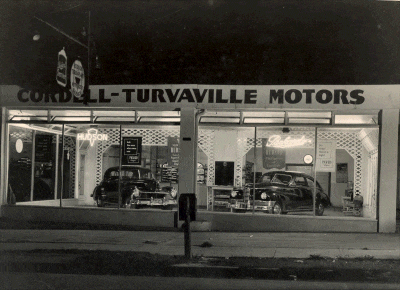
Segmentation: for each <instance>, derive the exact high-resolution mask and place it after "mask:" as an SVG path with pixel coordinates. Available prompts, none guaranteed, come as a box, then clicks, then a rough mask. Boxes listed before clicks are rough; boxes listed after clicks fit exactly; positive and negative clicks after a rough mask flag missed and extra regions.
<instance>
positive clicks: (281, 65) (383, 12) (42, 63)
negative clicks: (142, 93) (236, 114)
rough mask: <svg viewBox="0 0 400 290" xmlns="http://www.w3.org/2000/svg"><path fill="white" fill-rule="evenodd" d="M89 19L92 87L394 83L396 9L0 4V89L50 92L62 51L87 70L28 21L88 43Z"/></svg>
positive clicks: (187, 1) (366, 4) (180, 1)
mask: <svg viewBox="0 0 400 290" xmlns="http://www.w3.org/2000/svg"><path fill="white" fill-rule="evenodd" d="M89 11H90V16H91V17H90V20H91V21H90V28H91V32H92V39H93V41H94V43H95V47H96V49H95V50H92V55H93V57H92V70H91V76H90V83H91V84H184V83H186V84H187V83H193V84H237V85H253V84H257V85H271V84H396V83H400V55H399V47H400V30H399V26H400V2H398V1H360V2H359V1H354V0H351V1H321V0H319V1H311V0H310V1H285V0H280V1H273V0H272V1H251V0H246V1H235V0H202V1H192V0H173V1H169V0H157V1H156V0H148V1H117V0H116V1H101V0H100V1H37V0H30V1H14V0H10V1H8V0H0V24H1V25H0V26H1V27H0V82H1V83H2V84H18V85H23V86H26V87H37V88H39V87H40V88H43V87H45V88H46V87H48V88H50V87H52V86H53V85H54V84H55V71H56V65H57V53H58V51H60V50H61V49H62V48H63V47H65V49H66V52H67V55H68V56H69V59H71V60H72V59H73V58H75V57H78V56H79V57H80V58H82V60H83V62H84V63H86V62H87V51H86V49H84V48H83V47H81V46H79V45H77V44H75V43H73V42H71V41H69V40H68V39H67V38H66V37H64V36H63V35H62V34H61V33H58V32H56V31H55V30H53V29H51V28H50V27H48V26H47V25H45V24H43V23H40V22H39V21H38V20H36V19H34V16H36V17H39V18H41V19H43V20H45V21H47V22H48V23H51V24H52V25H54V26H55V27H57V28H59V29H61V30H63V31H64V32H66V33H67V34H69V35H71V36H74V37H76V38H79V39H80V40H81V41H83V42H84V43H87V39H86V38H85V37H84V36H82V35H81V34H80V31H81V30H82V27H83V26H85V28H86V30H88V18H89V17H88V15H89V13H88V12H89ZM35 30H37V31H40V34H41V39H40V40H39V41H38V42H34V41H33V40H32V37H33V35H34V32H35ZM91 46H92V48H93V43H92V44H91ZM96 55H97V56H98V58H99V62H100V64H101V66H100V68H97V69H96V68H95V62H94V57H95V56H96Z"/></svg>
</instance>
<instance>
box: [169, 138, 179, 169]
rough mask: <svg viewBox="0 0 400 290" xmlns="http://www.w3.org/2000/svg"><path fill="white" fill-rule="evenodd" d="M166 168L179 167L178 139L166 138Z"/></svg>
mask: <svg viewBox="0 0 400 290" xmlns="http://www.w3.org/2000/svg"><path fill="white" fill-rule="evenodd" d="M167 163H168V166H173V167H178V166H179V138H178V137H168V155H167Z"/></svg>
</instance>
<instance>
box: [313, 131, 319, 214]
mask: <svg viewBox="0 0 400 290" xmlns="http://www.w3.org/2000/svg"><path fill="white" fill-rule="evenodd" d="M317 137H318V128H317V127H315V137H314V146H315V148H314V155H315V158H314V190H313V216H314V217H315V193H316V192H317V152H318V148H317V144H318V143H317V142H318V140H317V139H318V138H317Z"/></svg>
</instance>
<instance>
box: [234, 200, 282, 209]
mask: <svg viewBox="0 0 400 290" xmlns="http://www.w3.org/2000/svg"><path fill="white" fill-rule="evenodd" d="M274 205H275V201H256V202H255V204H254V210H259V211H272V208H273V207H274ZM231 208H233V209H237V210H253V203H252V202H250V203H248V202H241V201H236V202H235V203H233V204H232V205H231Z"/></svg>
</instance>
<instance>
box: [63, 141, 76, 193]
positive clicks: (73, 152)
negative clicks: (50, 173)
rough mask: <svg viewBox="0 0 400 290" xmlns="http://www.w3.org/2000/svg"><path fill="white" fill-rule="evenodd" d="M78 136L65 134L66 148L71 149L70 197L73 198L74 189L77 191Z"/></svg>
mask: <svg viewBox="0 0 400 290" xmlns="http://www.w3.org/2000/svg"><path fill="white" fill-rule="evenodd" d="M75 142H76V138H74V137H71V136H65V137H64V149H66V148H67V149H68V151H69V160H70V163H69V170H70V179H69V185H68V188H69V195H68V196H69V197H70V198H73V197H74V191H75V179H76V176H75V162H76V143H75Z"/></svg>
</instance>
